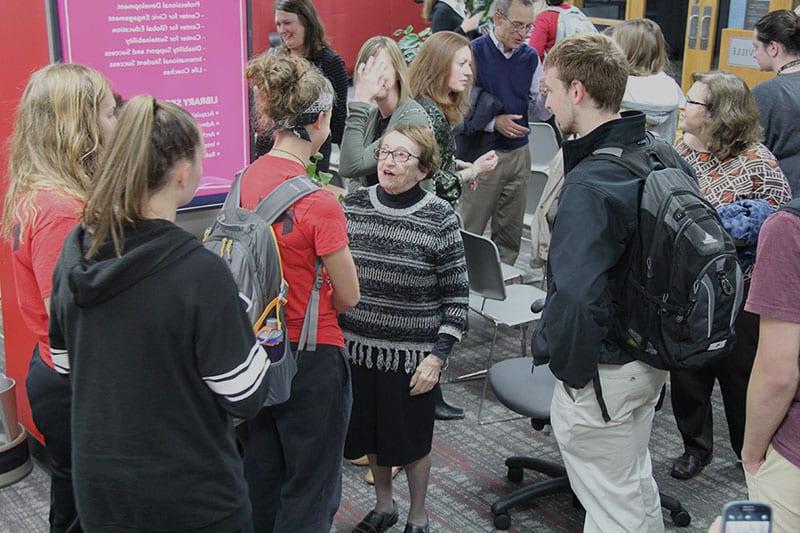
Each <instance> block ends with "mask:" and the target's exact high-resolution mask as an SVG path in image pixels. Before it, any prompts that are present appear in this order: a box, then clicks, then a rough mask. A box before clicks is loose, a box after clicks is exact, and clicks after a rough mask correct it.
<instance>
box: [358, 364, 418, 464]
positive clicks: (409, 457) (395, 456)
mask: <svg viewBox="0 0 800 533" xmlns="http://www.w3.org/2000/svg"><path fill="white" fill-rule="evenodd" d="M401 360H402V359H401ZM350 369H351V371H352V379H353V410H352V411H351V414H350V427H349V428H348V430H347V439H346V440H345V445H344V456H345V457H346V458H347V459H357V458H359V457H361V456H363V455H364V454H375V455H377V461H378V464H379V465H380V466H405V465H407V464H410V463H413V462H414V461H416V460H418V459H422V458H423V457H425V456H426V455H428V454H429V453H430V451H431V441H432V440H433V408H434V398H433V393H432V391H428V392H426V393H425V394H419V395H417V396H411V395H409V391H410V390H411V388H410V387H409V383H410V382H411V376H412V375H413V373H412V374H406V373H405V372H404V371H403V368H402V366H401V367H400V368H399V369H398V370H388V371H386V370H379V369H377V368H376V367H374V366H373V367H372V368H367V367H366V366H363V365H357V364H353V363H352V362H351V364H350Z"/></svg>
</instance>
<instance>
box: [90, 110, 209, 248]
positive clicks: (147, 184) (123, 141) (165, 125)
mask: <svg viewBox="0 0 800 533" xmlns="http://www.w3.org/2000/svg"><path fill="white" fill-rule="evenodd" d="M200 142H201V137H200V132H199V130H198V128H197V124H196V123H195V121H194V119H193V118H192V116H191V115H190V114H189V113H187V112H186V111H184V110H183V109H181V108H180V107H178V106H176V105H175V104H173V103H170V102H161V101H158V100H156V99H155V98H153V97H152V96H147V95H142V96H136V97H135V98H133V99H131V100H130V101H129V102H127V103H126V104H125V106H124V107H123V109H122V112H121V113H120V116H119V119H118V122H117V129H116V131H115V133H114V137H113V138H112V140H111V143H110V145H109V146H108V149H107V151H106V154H105V157H103V159H102V161H101V167H100V173H99V175H98V178H97V181H96V182H95V186H94V189H93V190H92V191H91V194H90V196H89V200H88V201H87V202H86V208H85V210H84V223H85V224H86V227H87V228H88V229H89V230H90V231H91V234H92V242H91V246H90V247H89V251H88V252H87V253H86V258H87V259H91V258H92V257H94V256H95V255H96V254H97V252H98V250H99V249H100V247H101V246H102V245H103V243H104V242H106V241H107V240H108V238H109V237H110V238H111V240H112V241H113V243H114V250H115V252H116V254H117V255H121V254H122V243H123V238H122V236H123V226H124V225H125V224H130V223H131V222H134V221H137V220H142V219H143V218H144V216H143V210H144V206H145V202H146V201H147V199H148V198H149V197H150V195H152V194H153V193H155V192H157V191H158V190H159V189H161V187H163V186H164V185H165V184H166V183H167V179H166V178H167V175H168V173H169V171H170V169H171V168H172V166H173V165H174V164H175V163H177V162H178V161H181V160H186V159H188V160H193V159H194V158H195V155H196V152H197V150H198V148H199V146H200Z"/></svg>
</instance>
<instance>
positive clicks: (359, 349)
mask: <svg viewBox="0 0 800 533" xmlns="http://www.w3.org/2000/svg"><path fill="white" fill-rule="evenodd" d="M373 348H374V349H375V350H376V353H373V351H372V350H373ZM401 352H402V353H401ZM347 353H348V358H349V359H350V363H352V364H354V365H357V366H363V367H366V368H375V369H377V370H381V371H383V372H389V371H392V372H397V371H398V370H400V369H402V371H404V372H405V373H406V374H413V373H414V371H416V369H417V366H419V364H420V363H421V362H422V360H423V359H425V357H427V356H428V354H429V352H425V351H422V350H398V349H396V348H385V347H381V346H371V345H368V344H362V343H360V342H358V341H348V342H347ZM401 364H402V366H401Z"/></svg>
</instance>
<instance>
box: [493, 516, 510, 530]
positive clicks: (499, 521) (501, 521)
mask: <svg viewBox="0 0 800 533" xmlns="http://www.w3.org/2000/svg"><path fill="white" fill-rule="evenodd" d="M494 527H495V528H497V529H501V530H503V531H505V530H506V529H508V528H510V527H511V515H510V514H508V513H503V514H496V515H494Z"/></svg>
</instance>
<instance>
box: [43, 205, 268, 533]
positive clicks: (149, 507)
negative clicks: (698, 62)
mask: <svg viewBox="0 0 800 533" xmlns="http://www.w3.org/2000/svg"><path fill="white" fill-rule="evenodd" d="M89 244H90V243H89V235H88V234H87V232H86V231H85V230H84V229H83V228H82V227H81V226H78V227H77V228H75V230H73V231H72V232H71V233H70V234H69V236H68V237H67V240H66V242H65V243H64V247H63V250H62V253H61V257H60V259H59V261H58V264H57V265H56V268H55V271H54V273H53V292H52V300H51V319H50V342H51V343H52V347H53V351H54V352H55V353H56V354H58V361H59V364H60V366H62V367H63V368H64V369H65V370H69V371H70V374H71V381H72V391H73V400H72V442H73V463H72V468H73V483H74V487H75V495H76V501H77V505H78V513H79V515H80V517H81V522H82V523H83V525H84V527H85V528H86V529H87V530H88V531H107V532H117V531H120V532H121V531H192V532H195V533H197V532H206V531H208V532H211V531H214V532H217V531H235V530H237V529H239V528H241V527H242V526H243V525H244V524H245V523H247V522H248V521H249V518H250V513H251V510H250V502H249V499H248V496H247V485H246V483H245V480H244V474H243V468H242V461H241V459H240V457H239V455H238V453H237V450H236V444H235V440H234V436H233V430H232V424H231V418H230V416H229V415H233V416H236V417H242V418H250V417H253V416H254V415H255V414H256V413H257V412H258V410H259V409H260V407H261V405H262V404H263V401H264V399H265V396H266V392H267V390H266V389H267V380H265V379H263V378H264V375H265V373H266V372H267V369H268V367H269V360H268V359H267V357H266V354H265V353H264V351H263V350H262V349H261V347H260V346H259V345H258V344H257V343H256V342H255V338H254V336H253V332H252V330H251V328H250V325H249V324H248V321H247V317H246V315H245V313H244V310H243V308H242V302H241V300H240V299H239V297H238V290H237V288H236V285H235V284H234V282H233V279H232V278H231V275H230V273H229V271H228V268H227V267H226V265H225V264H224V263H223V261H222V260H221V259H219V258H218V257H216V256H214V255H213V254H212V253H211V252H209V251H207V250H205V249H204V248H203V247H202V245H201V244H200V242H198V241H197V239H195V238H194V237H193V236H192V235H190V234H189V233H187V232H185V231H183V230H182V229H180V228H178V227H177V226H176V225H174V224H173V223H171V222H168V221H166V220H147V221H140V222H137V223H136V224H135V225H131V226H129V227H127V228H126V229H125V240H124V248H123V253H122V256H121V257H117V256H116V254H115V253H114V249H113V246H111V244H110V242H109V243H107V244H106V245H104V246H103V247H102V248H101V250H100V253H99V254H98V255H97V256H96V257H95V258H93V259H92V260H89V261H86V260H84V259H83V257H84V255H85V252H86V251H87V250H88V247H89Z"/></svg>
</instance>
